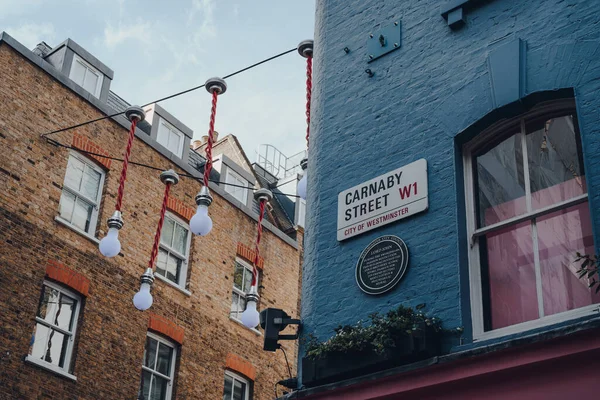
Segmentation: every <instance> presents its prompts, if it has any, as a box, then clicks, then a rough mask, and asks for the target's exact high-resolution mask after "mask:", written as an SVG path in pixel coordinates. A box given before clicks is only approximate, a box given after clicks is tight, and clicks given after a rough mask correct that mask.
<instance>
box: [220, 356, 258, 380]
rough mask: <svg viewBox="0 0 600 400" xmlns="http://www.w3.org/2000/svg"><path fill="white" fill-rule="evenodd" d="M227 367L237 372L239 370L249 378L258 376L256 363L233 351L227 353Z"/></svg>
mask: <svg viewBox="0 0 600 400" xmlns="http://www.w3.org/2000/svg"><path fill="white" fill-rule="evenodd" d="M225 367H227V368H229V369H230V370H233V371H235V372H239V373H240V374H242V375H244V376H245V377H246V378H248V379H251V380H254V379H255V378H256V368H254V365H252V364H251V363H249V362H248V361H246V360H244V359H243V358H242V357H240V356H237V355H235V354H233V353H229V354H227V359H226V360H225Z"/></svg>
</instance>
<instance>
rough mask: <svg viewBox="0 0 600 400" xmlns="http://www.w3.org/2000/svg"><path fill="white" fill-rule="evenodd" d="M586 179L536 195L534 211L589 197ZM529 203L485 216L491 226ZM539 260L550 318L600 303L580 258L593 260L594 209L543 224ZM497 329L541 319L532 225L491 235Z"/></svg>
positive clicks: (560, 214) (564, 213)
mask: <svg viewBox="0 0 600 400" xmlns="http://www.w3.org/2000/svg"><path fill="white" fill-rule="evenodd" d="M583 182H585V181H584V180H583V179H582V178H576V179H572V180H569V181H566V182H563V183H560V184H558V185H555V186H552V187H549V188H546V189H543V190H540V191H538V192H535V193H532V202H533V207H534V209H539V208H542V207H546V206H548V205H550V204H555V203H558V202H560V201H563V200H567V199H570V198H573V197H575V196H577V195H580V194H582V193H585V187H584V183H583ZM523 202H524V199H523V198H520V199H515V200H513V201H510V202H507V203H503V204H500V205H498V206H494V207H491V208H489V209H487V210H485V216H486V225H489V224H490V223H494V222H497V219H498V216H501V215H509V214H512V213H511V212H510V210H514V209H515V208H521V207H522V204H523ZM488 217H489V220H488ZM537 232H538V241H537V243H538V254H539V260H540V270H541V278H542V296H543V303H544V314H545V315H551V314H556V313H560V312H563V311H567V310H573V309H576V308H580V307H583V306H586V305H589V304H594V303H598V302H600V295H597V294H595V293H594V291H593V290H590V289H589V288H588V284H589V280H588V279H587V278H584V279H579V278H578V276H577V274H576V271H577V270H578V269H579V263H575V262H574V259H575V257H576V253H577V252H580V253H584V254H593V253H594V240H593V236H592V226H591V218H590V213H589V206H588V203H587V202H585V203H582V204H579V205H577V206H573V207H569V208H567V209H564V210H561V211H557V212H554V213H552V214H548V215H545V216H543V217H540V218H538V219H537ZM486 239H487V258H488V274H489V301H490V308H491V328H492V329H497V328H502V327H505V326H509V325H514V324H518V323H520V322H525V321H530V320H533V319H537V318H539V316H540V315H539V310H538V300H537V291H536V277H535V267H534V265H535V264H534V253H533V249H534V246H533V229H532V225H531V222H529V221H527V222H523V223H520V224H518V225H515V226H511V227H510V228H506V229H503V230H501V231H496V232H493V233H490V234H488V235H486Z"/></svg>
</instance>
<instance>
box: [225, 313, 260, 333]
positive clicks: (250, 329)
mask: <svg viewBox="0 0 600 400" xmlns="http://www.w3.org/2000/svg"><path fill="white" fill-rule="evenodd" d="M229 319H230V320H232V321H233V322H235V323H237V324H240V325H241V326H243V327H244V328H246V329H248V330H249V331H252V332H253V333H254V334H255V335H256V336H262V332H261V331H259V330H258V329H256V328H248V327H247V326H246V325H244V324H243V323H242V321H240V320H239V319H237V318H233V317H229Z"/></svg>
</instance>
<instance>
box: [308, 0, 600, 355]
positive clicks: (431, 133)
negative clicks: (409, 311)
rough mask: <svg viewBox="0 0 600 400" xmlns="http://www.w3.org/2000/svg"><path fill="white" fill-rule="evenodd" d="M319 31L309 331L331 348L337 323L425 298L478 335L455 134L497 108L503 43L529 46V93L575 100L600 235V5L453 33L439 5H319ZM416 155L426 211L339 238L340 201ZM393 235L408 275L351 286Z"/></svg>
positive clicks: (476, 15)
mask: <svg viewBox="0 0 600 400" xmlns="http://www.w3.org/2000/svg"><path fill="white" fill-rule="evenodd" d="M396 19H399V20H401V21H402V47H401V49H400V50H396V51H394V52H392V53H391V54H388V55H386V56H384V57H383V58H381V59H379V60H376V61H374V62H372V63H370V64H367V63H366V57H367V53H366V51H367V50H366V45H367V38H368V35H369V33H371V32H374V31H376V30H377V29H378V27H379V26H384V25H387V24H390V23H391V22H393V21H394V20H396ZM315 28H316V29H315V55H314V59H315V68H314V78H313V80H314V91H313V97H312V99H313V105H312V126H311V143H310V149H309V153H310V157H309V171H310V174H309V182H308V183H309V195H308V210H307V217H306V218H307V223H306V227H307V230H306V232H307V234H306V238H305V254H304V272H303V284H302V290H303V294H302V296H303V297H302V311H301V314H302V319H303V323H304V329H303V332H304V334H305V335H306V334H308V333H313V334H315V335H316V336H317V337H319V338H321V339H325V338H327V337H329V336H330V335H331V334H332V329H333V328H334V327H335V326H337V325H338V324H346V323H354V322H356V321H357V320H358V319H366V318H367V315H368V314H369V313H371V312H374V311H386V310H388V309H390V308H392V307H395V306H397V305H399V304H405V305H410V306H415V305H417V304H419V303H426V304H427V311H428V312H430V313H431V314H433V315H436V316H438V317H440V318H441V319H442V320H443V321H444V322H445V326H447V327H455V326H462V325H464V326H465V328H467V329H468V328H469V326H470V308H469V293H468V284H465V279H468V278H467V276H466V274H467V265H466V260H465V257H464V254H465V251H466V246H467V243H466V239H465V234H464V210H461V207H462V204H463V201H464V199H463V195H462V191H463V187H462V178H461V176H460V175H461V174H462V169H461V168H462V165H461V164H462V159H461V157H460V155H459V154H457V145H456V137H457V135H459V133H461V132H463V131H464V130H465V129H467V128H468V127H469V126H471V125H472V124H473V123H475V122H476V121H478V120H480V119H481V118H482V117H484V116H485V115H486V114H488V113H490V112H491V111H493V110H494V102H493V98H492V92H491V84H490V76H489V71H488V67H487V64H486V60H487V57H488V55H489V53H490V52H491V51H494V49H497V48H498V47H499V46H502V45H503V44H505V43H507V41H510V40H515V39H517V38H520V39H522V40H523V41H525V42H526V71H527V73H526V80H525V81H524V84H525V88H524V89H525V94H530V93H534V92H539V91H547V90H554V89H560V88H573V89H574V91H575V95H576V102H577V107H578V115H579V120H580V126H581V129H582V141H583V147H584V152H585V156H584V157H585V163H586V173H587V180H588V184H589V194H590V205H591V208H592V210H593V220H594V227H595V232H600V230H599V229H598V228H599V227H600V212H595V211H594V210H595V209H596V208H597V207H596V205H600V140H598V139H600V111H599V110H600V1H597V0H588V1H583V0H579V1H577V0H570V1H568V0H539V1H522V0H495V1H488V2H482V5H481V6H479V7H477V8H475V9H473V10H472V11H470V12H469V13H468V14H467V23H466V25H465V26H464V27H463V28H461V29H460V30H456V31H453V30H451V29H450V28H449V27H448V26H447V23H446V21H445V20H444V19H443V18H442V17H441V16H440V1H439V0H405V1H391V0H320V1H318V2H317V11H316V27H315ZM344 47H347V48H348V49H349V50H350V52H349V53H348V54H346V52H344V50H343V49H344ZM366 68H371V69H372V71H373V72H374V73H375V75H374V76H373V77H372V78H369V77H368V76H367V74H366V73H365V72H364V70H365V69H366ZM419 158H425V159H427V162H428V169H429V172H428V175H429V204H430V208H429V210H428V211H427V212H425V213H422V214H419V215H416V216H414V217H412V218H409V219H406V220H402V221H400V222H396V223H393V224H390V225H387V226H385V227H382V228H379V229H376V230H374V231H371V232H368V233H366V234H363V235H360V236H358V237H355V238H353V239H349V240H346V241H344V242H338V241H337V240H336V223H337V195H338V193H339V192H340V191H342V190H344V189H347V188H349V187H351V186H354V185H356V184H359V183H360V182H363V181H366V180H368V179H371V178H373V177H375V176H378V175H380V174H382V173H385V172H388V171H391V170H393V169H395V168H398V167H400V166H403V165H406V164H408V163H410V162H412V161H415V160H417V159H419ZM387 234H391V235H397V236H400V237H401V238H402V239H403V240H404V241H405V242H406V244H407V245H408V247H409V251H410V257H411V260H410V267H409V270H408V272H407V274H406V276H405V278H404V279H403V280H402V281H401V283H400V284H399V286H397V287H396V288H395V289H394V290H393V291H391V292H389V293H388V294H386V295H383V296H380V297H373V296H367V295H365V294H363V293H362V292H361V291H360V290H359V288H358V286H357V285H356V282H355V280H354V268H355V264H356V261H357V259H358V257H359V255H360V253H361V251H362V250H363V249H364V248H365V247H366V246H367V245H368V243H369V242H370V241H372V240H373V239H374V238H376V237H379V236H381V235H387ZM599 241H600V240H598V236H596V243H598V242H599ZM461 246H462V247H461ZM466 337H467V339H468V337H469V334H468V332H467V335H466ZM301 353H302V347H301Z"/></svg>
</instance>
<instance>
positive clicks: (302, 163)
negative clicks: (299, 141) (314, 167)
mask: <svg viewBox="0 0 600 400" xmlns="http://www.w3.org/2000/svg"><path fill="white" fill-rule="evenodd" d="M300 168H302V171H306V168H308V158H303V159H302V160H300Z"/></svg>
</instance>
